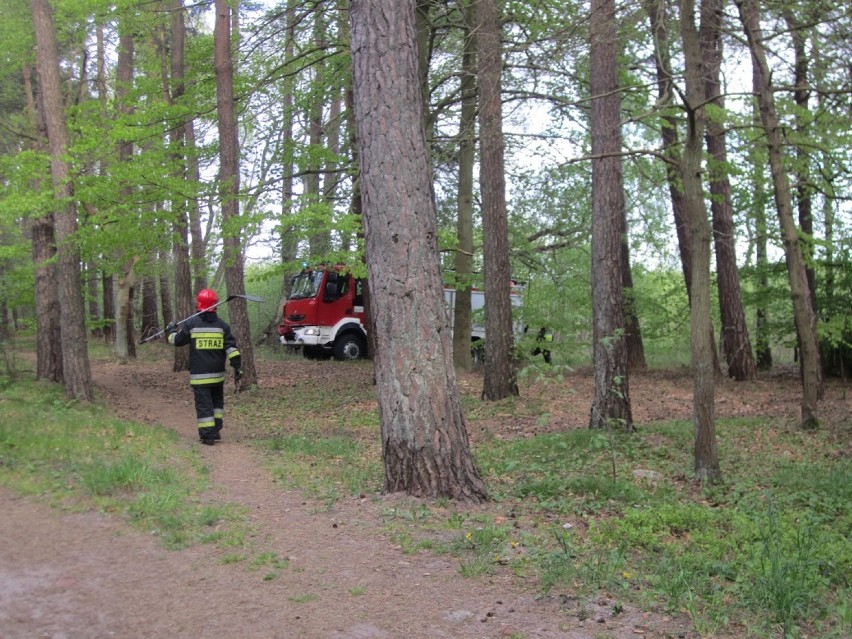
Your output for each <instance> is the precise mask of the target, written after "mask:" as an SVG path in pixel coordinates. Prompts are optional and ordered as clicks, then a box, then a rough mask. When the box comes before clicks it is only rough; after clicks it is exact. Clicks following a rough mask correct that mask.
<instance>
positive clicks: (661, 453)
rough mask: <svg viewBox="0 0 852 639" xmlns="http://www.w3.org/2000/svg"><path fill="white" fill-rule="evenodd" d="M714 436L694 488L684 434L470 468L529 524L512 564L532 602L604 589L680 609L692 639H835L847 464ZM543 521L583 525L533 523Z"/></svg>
mask: <svg viewBox="0 0 852 639" xmlns="http://www.w3.org/2000/svg"><path fill="white" fill-rule="evenodd" d="M717 427H718V432H719V441H720V447H721V448H722V453H721V458H722V460H723V464H725V466H724V468H723V472H724V474H725V483H723V484H721V485H718V486H713V487H708V488H706V489H702V487H701V486H699V485H696V484H695V483H693V482H692V481H690V480H689V479H687V478H688V477H690V476H691V462H692V460H691V424H687V423H681V422H674V423H667V424H660V425H654V426H649V427H644V428H643V429H642V430H641V431H640V432H638V433H634V434H621V433H616V434H614V437H612V439H611V440H610V443H608V444H606V445H603V444H601V443H599V442H596V439H595V437H596V434H595V433H593V432H589V431H582V432H567V433H559V434H553V435H543V436H538V437H535V438H531V439H523V440H517V441H512V442H489V444H488V445H487V446H486V447H484V448H483V450H481V451H480V454H479V460H480V463H481V465H482V468H483V469H484V471H485V473H486V474H487V476H488V477H489V479H490V480H491V484H492V486H493V491H494V493H495V495H496V496H498V497H499V499H501V500H503V501H504V507H509V508H511V509H512V510H513V511H515V512H516V513H518V512H521V511H523V512H525V513H526V514H527V515H528V516H529V517H530V518H531V519H532V520H534V521H535V522H536V523H535V530H536V534H535V535H534V536H532V537H530V538H527V539H526V540H525V545H527V546H528V547H529V552H528V553H525V554H524V555H523V557H522V558H519V559H515V560H513V561H515V562H516V563H523V570H525V571H526V572H527V573H528V572H530V571H532V572H534V573H535V574H536V575H537V577H538V579H539V584H540V587H541V588H542V589H543V590H551V589H567V590H571V591H577V592H581V593H582V592H587V593H592V592H595V591H597V590H607V591H609V592H612V593H614V594H615V596H618V597H622V598H625V599H627V600H630V599H632V600H634V601H636V602H637V603H639V604H641V605H643V606H646V607H648V608H651V609H660V610H665V611H668V612H678V611H685V612H686V613H687V614H689V616H690V617H691V618H692V620H693V622H694V623H695V626H696V628H697V629H699V630H700V631H702V632H703V633H705V634H712V633H713V632H718V631H720V630H722V629H725V630H726V631H728V632H732V631H733V632H751V631H757V632H759V633H763V632H765V633H770V634H771V633H774V632H775V631H776V630H777V631H778V632H780V633H781V634H782V635H783V636H785V637H795V636H798V635H799V634H801V633H802V632H803V630H802V628H806V629H807V631H804V632H806V633H807V632H814V631H818V632H820V633H822V634H821V635H820V636H824V637H837V638H839V637H843V636H847V635H846V633H848V631H849V620H848V619H849V594H848V593H849V588H850V583H849V575H850V574H852V546H850V544H849V531H850V530H852V519H850V517H852V514H851V513H850V503H852V492H850V491H852V487H850V486H852V482H850V481H849V478H850V477H852V464H850V461H849V460H846V459H845V458H842V457H838V456H837V455H836V451H835V449H836V448H837V443H836V442H834V441H833V440H832V436H831V434H830V433H825V432H820V433H808V434H805V433H802V432H800V431H795V430H785V429H780V428H778V427H777V426H776V425H774V424H770V423H766V421H763V420H720V421H719V423H718V424H717ZM779 458H780V459H781V460H782V461H780V462H779ZM613 460H614V465H615V468H616V476H615V477H613V476H612V465H613ZM726 460H730V461H729V463H725V462H726ZM635 469H643V471H652V472H653V473H654V474H653V475H652V476H653V477H658V478H659V479H658V480H656V481H645V480H642V479H638V478H637V477H636V476H634V475H633V473H632V471H633V470H635ZM647 474H648V473H643V474H642V476H647ZM554 518H556V521H557V522H558V521H562V520H561V519H560V518H566V519H571V518H573V519H574V520H575V521H576V520H577V519H578V518H579V520H580V521H581V522H582V524H583V525H582V526H571V525H570V524H569V525H568V526H564V525H560V524H559V523H550V524H545V525H542V522H548V521H551V522H552V521H553V520H554Z"/></svg>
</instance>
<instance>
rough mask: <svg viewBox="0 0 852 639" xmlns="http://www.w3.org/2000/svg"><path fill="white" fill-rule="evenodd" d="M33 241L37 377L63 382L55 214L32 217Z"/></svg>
mask: <svg viewBox="0 0 852 639" xmlns="http://www.w3.org/2000/svg"><path fill="white" fill-rule="evenodd" d="M32 242H33V264H34V265H35V302H36V377H37V378H39V379H46V380H48V381H51V382H59V383H61V382H62V381H63V376H62V350H61V348H60V346H61V344H62V336H61V329H60V326H59V324H60V321H59V320H60V318H61V317H62V314H61V313H60V310H59V289H58V287H57V283H56V282H57V272H56V270H57V269H56V262H55V258H56V243H55V242H54V239H53V215H46V216H43V217H40V218H37V219H35V220H34V221H33V223H32Z"/></svg>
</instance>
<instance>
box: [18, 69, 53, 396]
mask: <svg viewBox="0 0 852 639" xmlns="http://www.w3.org/2000/svg"><path fill="white" fill-rule="evenodd" d="M23 71H24V72H23V77H24V91H25V95H26V101H27V102H26V103H27V113H28V115H29V118H30V121H31V124H32V126H33V128H34V129H35V130H36V134H35V141H34V147H35V148H36V149H37V150H40V151H44V148H45V145H46V144H47V129H46V127H45V123H44V109H43V108H37V107H36V99H35V92H34V91H33V87H32V80H31V69H30V67H29V66H28V65H25V66H24V70H23ZM33 187H34V189H33V190H34V191H36V192H38V190H39V189H40V185H39V184H34V185H33ZM30 234H31V238H32V255H33V266H34V269H35V311H36V377H37V378H39V379H46V380H49V381H51V382H59V383H61V382H62V350H61V348H60V346H61V344H62V340H61V335H60V328H59V321H60V318H61V315H60V313H59V289H58V287H57V270H56V259H55V258H56V241H55V239H54V223H53V214H52V213H48V214H47V215H43V216H41V217H38V218H35V219H34V220H33V221H32V222H31V223H30Z"/></svg>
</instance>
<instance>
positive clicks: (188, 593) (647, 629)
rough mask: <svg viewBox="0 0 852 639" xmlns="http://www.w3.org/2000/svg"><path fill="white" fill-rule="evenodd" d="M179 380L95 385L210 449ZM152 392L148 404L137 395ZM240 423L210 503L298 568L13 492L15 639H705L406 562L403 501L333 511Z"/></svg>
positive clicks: (216, 474) (673, 626) (125, 379)
mask: <svg viewBox="0 0 852 639" xmlns="http://www.w3.org/2000/svg"><path fill="white" fill-rule="evenodd" d="M164 368H165V367H164V365H163V363H162V362H161V363H159V364H156V365H152V364H145V363H142V362H138V363H135V364H133V365H130V366H117V365H114V364H111V363H106V362H93V378H94V382H95V385H96V387H97V389H98V394H99V396H100V397H101V398H102V399H103V400H104V401H105V402H106V403H108V404H109V405H111V406H112V407H113V408H115V410H116V411H117V412H118V413H119V414H120V415H122V416H125V417H129V418H132V419H135V420H139V421H143V422H148V423H160V424H164V425H166V426H168V427H171V428H174V429H175V430H177V431H178V432H179V433H180V434H181V436H182V438H183V439H185V440H186V445H188V446H193V445H196V444H195V443H194V442H195V438H196V432H195V429H194V412H193V407H192V404H191V396H190V393H189V391H188V389H187V388H186V380H185V376H184V375H182V374H174V373H171V372H164V371H163V369H164ZM140 385H141V386H142V387H143V388H145V392H143V393H133V392H131V389H134V388H139V386H140ZM229 401H231V400H229ZM587 401H588V400H587V399H585V398H583V403H585V402H587ZM226 411H227V407H226ZM227 423H228V422H227V420H226V431H225V438H224V441H223V442H221V443H220V444H219V445H217V446H215V447H210V448H208V447H199V448H200V454H201V455H202V457H203V459H204V462H205V463H206V464H207V466H208V467H209V469H210V471H211V478H212V483H213V488H212V489H211V495H210V498H211V499H215V500H223V501H229V502H234V503H238V504H241V505H243V506H245V507H246V508H248V509H249V511H250V512H251V513H252V515H251V517H252V520H253V522H254V524H255V526H256V530H257V535H258V538H257V539H255V540H254V541H255V542H256V543H257V546H258V547H262V548H264V549H268V550H269V551H273V552H276V553H277V554H278V556H279V557H282V558H287V559H288V560H289V563H288V566H287V567H285V568H283V569H282V570H281V571H280V574H279V576H277V577H276V578H274V579H269V580H265V579H264V573H265V571H264V570H260V571H250V570H248V569H247V568H246V566H245V565H244V564H243V563H231V564H226V563H223V562H222V561H221V559H222V556H223V555H224V554H225V552H224V551H221V550H219V549H216V548H213V547H210V546H195V547H192V548H189V549H186V550H181V551H169V550H166V549H164V548H162V547H161V546H160V545H159V544H158V541H157V539H156V537H154V536H152V535H149V534H145V533H143V532H138V531H135V530H133V529H131V528H129V527H128V526H127V525H126V524H124V523H123V522H121V521H120V520H119V519H118V518H116V517H107V516H104V515H100V514H97V513H87V514H67V513H63V512H60V511H57V510H53V509H51V508H49V507H48V506H46V505H43V504H40V503H37V502H36V501H33V500H31V499H26V498H19V497H16V496H15V495H14V494H12V493H11V492H10V491H8V490H4V489H0V512H2V513H3V515H2V517H0V538H2V539H3V540H4V543H3V546H2V550H0V637H2V638H3V639H17V638H21V639H29V638H32V637H51V638H53V639H63V638H68V639H80V638H84V639H85V638H93V639H94V638H101V637H119V638H143V637H158V638H160V637H169V638H173V639H177V638H195V637H240V638H243V639H252V638H255V637H256V638H302V637H304V638H309V639H310V638H335V639H337V638H339V639H344V638H346V639H348V638H352V639H373V638H375V639H394V638H405V639H417V638H420V637H422V638H424V639H427V638H429V639H432V638H440V637H447V638H498V637H514V638H516V639H521V638H524V639H531V638H533V637H548V638H553V639H560V638H561V639H605V638H608V639H627V638H630V639H636V638H638V637H646V638H648V639H652V638H656V637H659V638H663V637H666V638H668V637H696V636H697V635H696V634H695V633H694V631H692V630H691V628H690V626H689V625H688V623H686V622H685V621H684V620H683V619H675V620H673V619H669V618H667V617H660V616H650V615H643V614H642V613H640V612H639V611H636V610H631V609H627V610H625V611H624V612H623V613H622V614H619V615H617V616H616V615H613V614H612V604H613V603H614V602H612V601H608V600H606V599H605V598H603V599H601V600H600V601H599V602H592V603H591V604H590V605H589V607H588V608H587V613H588V615H589V616H588V618H587V619H585V620H580V619H578V617H577V615H576V614H572V613H571V612H570V611H569V609H568V608H569V607H568V606H564V605H562V602H560V600H559V599H558V598H557V597H539V596H537V593H536V592H535V590H534V589H533V588H530V589H528V590H525V589H524V588H523V584H519V583H518V581H517V580H514V581H513V579H512V577H511V576H510V575H496V576H492V577H485V578H477V579H465V578H462V577H461V576H459V574H458V562H457V561H456V560H454V559H453V558H451V557H446V556H436V555H433V554H431V553H425V552H424V553H421V554H416V555H406V554H403V553H402V552H401V550H400V549H399V547H397V546H394V544H393V542H392V541H391V540H390V539H389V538H388V537H387V535H386V533H385V531H384V529H383V527H382V519H381V509H382V507H383V506H384V507H387V505H388V504H389V503H392V502H393V499H394V498H386V500H385V501H384V502H383V500H381V499H379V500H371V499H350V500H345V501H341V502H338V503H337V504H335V506H334V508H333V509H332V510H330V511H322V512H319V513H318V512H317V510H318V509H316V508H315V507H314V505H312V504H310V503H307V502H306V501H305V500H304V499H303V498H302V497H301V496H300V495H299V494H296V493H293V492H288V491H286V490H283V489H282V488H280V487H279V486H277V485H276V484H275V483H274V481H273V480H272V478H271V476H270V475H269V474H268V472H267V471H266V469H265V467H264V465H263V460H262V459H261V456H260V453H258V452H257V451H255V450H254V449H253V448H251V447H250V446H248V445H245V444H243V443H241V442H240V438H239V437H238V436H229V435H232V434H233V435H237V433H236V432H234V431H228V430H227Z"/></svg>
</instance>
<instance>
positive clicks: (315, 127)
mask: <svg viewBox="0 0 852 639" xmlns="http://www.w3.org/2000/svg"><path fill="white" fill-rule="evenodd" d="M325 36H326V33H325V21H324V19H323V14H322V10H321V7H320V6H316V7H315V10H314V36H313V37H314V46H316V47H317V48H318V49H321V48H322V47H323V46H325ZM325 73H326V69H325V61H324V59H322V58H321V59H320V60H319V61H317V62H316V63H315V64H314V74H315V75H314V80H313V83H312V84H313V87H312V91H311V96H310V98H309V99H310V101H311V104H310V107H309V118H310V120H309V124H308V144H309V145H310V146H311V147H313V148H319V147H320V146H321V145H322V144H323V110H324V108H325V104H326V99H327V87H326V84H325V83H326V81H327V79H326V77H325ZM321 172H322V163H321V161H320V160H319V159H316V160H314V161H313V162H311V166H310V167H309V168H308V171H307V175H306V176H305V178H304V186H305V200H304V202H305V205H306V206H308V207H312V206H314V207H315V206H317V205H318V204H319V203H320V202H321V201H322V197H321V193H320V173H321ZM328 224H329V220H328V219H326V220H321V221H320V220H318V221H317V222H315V223H314V224H312V228H311V231H310V236H309V237H308V244H309V246H310V254H311V257H312V259H314V260H324V259H326V256H327V255H328V253H329V251H330V250H331V241H330V235H329V230H328Z"/></svg>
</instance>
